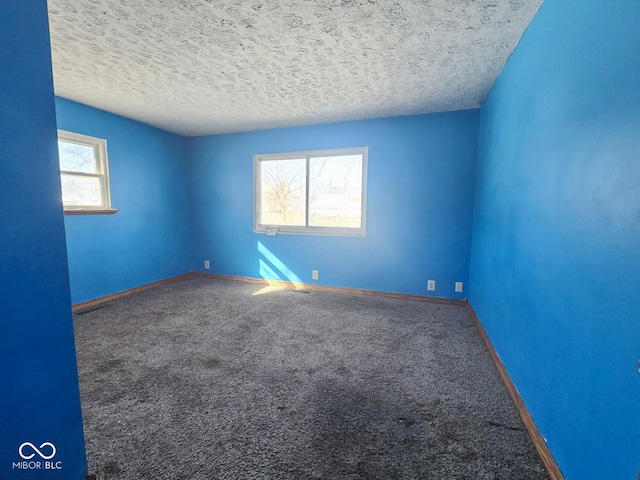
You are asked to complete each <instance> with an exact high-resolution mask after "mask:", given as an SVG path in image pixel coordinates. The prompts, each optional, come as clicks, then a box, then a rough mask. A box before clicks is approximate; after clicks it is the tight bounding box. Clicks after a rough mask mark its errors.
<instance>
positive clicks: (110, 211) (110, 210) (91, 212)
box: [64, 208, 120, 215]
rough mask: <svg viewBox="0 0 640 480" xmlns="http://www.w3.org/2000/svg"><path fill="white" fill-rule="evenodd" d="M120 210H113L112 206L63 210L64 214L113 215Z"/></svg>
mask: <svg viewBox="0 0 640 480" xmlns="http://www.w3.org/2000/svg"><path fill="white" fill-rule="evenodd" d="M119 211H120V210H114V209H113V208H108V209H105V210H90V209H84V210H81V209H66V208H65V210H64V214H65V215H113V214H114V213H118V212H119Z"/></svg>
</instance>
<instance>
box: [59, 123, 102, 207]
mask: <svg viewBox="0 0 640 480" xmlns="http://www.w3.org/2000/svg"><path fill="white" fill-rule="evenodd" d="M58 153H59V157H60V180H61V183H62V204H63V206H64V209H65V211H66V212H74V211H79V212H92V211H93V212H96V211H109V210H110V209H111V201H110V197H109V168H108V164H107V141H106V140H103V139H101V138H95V137H89V136H88V135H81V134H79V133H73V132H67V131H64V130H58Z"/></svg>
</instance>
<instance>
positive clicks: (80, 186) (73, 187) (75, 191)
mask: <svg viewBox="0 0 640 480" xmlns="http://www.w3.org/2000/svg"><path fill="white" fill-rule="evenodd" d="M61 178H62V203H63V204H64V206H65V207H73V206H82V207H101V206H102V191H101V189H100V179H99V178H96V177H82V176H79V175H65V174H62V175H61Z"/></svg>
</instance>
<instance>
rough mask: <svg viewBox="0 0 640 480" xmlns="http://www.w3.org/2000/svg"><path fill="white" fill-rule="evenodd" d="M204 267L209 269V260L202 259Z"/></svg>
mask: <svg viewBox="0 0 640 480" xmlns="http://www.w3.org/2000/svg"><path fill="white" fill-rule="evenodd" d="M204 268H206V269H207V270H209V260H205V261H204Z"/></svg>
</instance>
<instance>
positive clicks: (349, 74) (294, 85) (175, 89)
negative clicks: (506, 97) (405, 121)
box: [49, 0, 542, 136]
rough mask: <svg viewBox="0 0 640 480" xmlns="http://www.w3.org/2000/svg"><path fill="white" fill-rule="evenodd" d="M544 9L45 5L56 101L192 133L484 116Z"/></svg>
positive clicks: (521, 0)
mask: <svg viewBox="0 0 640 480" xmlns="http://www.w3.org/2000/svg"><path fill="white" fill-rule="evenodd" d="M541 3H542V0H422V1H407V0H395V1H391V0H341V1H338V0H334V1H327V0H285V1H278V2H276V1H271V2H267V1H261V0H253V1H246V0H245V1H240V0H219V1H212V0H49V19H50V29H51V44H52V58H53V71H54V81H55V89H56V94H57V95H59V96H61V97H64V98H68V99H71V100H75V101H78V102H81V103H85V104H88V105H91V106H94V107H97V108H101V109H103V110H107V111H110V112H113V113H117V114H119V115H123V116H125V117H129V118H133V119H136V120H139V121H142V122H145V123H148V124H150V125H154V126H157V127H160V128H163V129H165V130H169V131H172V132H175V133H179V134H182V135H187V136H194V135H205V134H214V133H225V132H235V131H248V130H257V129H264V128H275V127H283V126H294V125H304V124H313V123H323V122H333V121H342V120H355V119H363V118H376V117H388V116H396V115H413V114H421V113H430V112H440V111H449V110H461V109H467V108H476V107H479V106H480V104H481V103H482V101H483V100H484V98H485V96H486V94H487V92H488V91H489V89H490V88H491V86H492V85H493V82H494V81H495V79H496V77H497V76H498V74H499V73H500V71H501V69H502V67H503V66H504V64H505V62H506V60H507V58H508V57H509V55H510V54H511V52H512V51H513V49H514V48H515V46H516V44H517V42H518V41H519V39H520V37H521V36H522V33H523V32H524V30H525V28H526V27H527V26H528V24H529V22H530V21H531V19H532V18H533V16H534V15H535V13H536V11H537V9H538V7H539V6H540V4H541Z"/></svg>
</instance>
